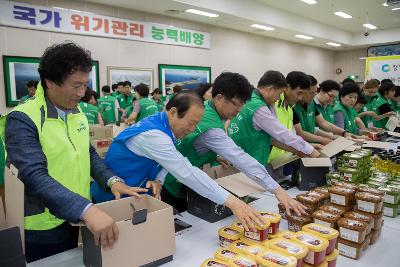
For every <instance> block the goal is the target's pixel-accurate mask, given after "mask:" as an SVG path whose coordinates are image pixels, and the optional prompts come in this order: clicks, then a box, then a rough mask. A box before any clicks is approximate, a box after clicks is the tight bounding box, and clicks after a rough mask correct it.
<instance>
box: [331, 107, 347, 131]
mask: <svg viewBox="0 0 400 267" xmlns="http://www.w3.org/2000/svg"><path fill="white" fill-rule="evenodd" d="M333 119H334V122H335V125H336V126H337V127H339V128H342V129H345V125H344V123H345V122H344V114H343V111H340V110H339V111H336V112H335V114H334V117H333Z"/></svg>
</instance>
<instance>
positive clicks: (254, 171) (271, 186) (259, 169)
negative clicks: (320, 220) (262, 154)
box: [194, 129, 304, 214]
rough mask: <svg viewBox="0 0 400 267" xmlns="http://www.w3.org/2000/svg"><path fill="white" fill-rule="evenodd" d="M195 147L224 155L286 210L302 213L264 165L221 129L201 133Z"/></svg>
mask: <svg viewBox="0 0 400 267" xmlns="http://www.w3.org/2000/svg"><path fill="white" fill-rule="evenodd" d="M194 146H195V148H196V147H197V148H199V147H201V146H204V147H205V148H207V149H208V150H211V151H213V152H214V153H216V154H218V155H220V156H222V157H224V158H225V159H226V160H228V161H229V162H230V163H231V164H232V165H233V166H234V167H236V168H237V169H239V170H240V171H242V172H243V173H244V174H246V175H247V176H248V177H250V178H251V179H252V180H254V181H255V182H256V183H258V184H259V185H260V186H262V187H263V188H265V189H266V190H268V191H270V192H271V193H273V194H275V196H276V198H277V199H278V200H279V202H281V203H282V204H283V205H285V207H287V208H288V209H287V210H288V211H289V212H290V209H292V210H295V211H296V213H299V214H300V213H303V212H304V210H303V206H302V205H301V204H300V203H298V202H297V201H295V200H294V199H292V198H291V197H290V196H289V195H288V194H287V193H286V191H285V190H283V189H282V187H280V186H279V184H278V183H277V182H276V181H275V180H274V179H273V178H272V177H271V176H270V175H269V173H268V172H267V170H266V169H265V167H264V166H262V165H261V164H260V163H259V162H258V161H257V160H256V159H254V158H253V157H251V156H250V155H249V154H247V153H246V152H245V151H243V149H242V148H240V147H239V146H237V145H236V144H235V142H234V141H233V140H232V139H231V138H230V137H229V136H228V135H227V134H226V133H225V132H224V131H223V130H222V129H210V130H208V131H207V132H205V133H203V134H201V135H200V136H199V137H198V138H197V139H196V141H195V144H194Z"/></svg>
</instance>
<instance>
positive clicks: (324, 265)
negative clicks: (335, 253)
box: [304, 260, 328, 267]
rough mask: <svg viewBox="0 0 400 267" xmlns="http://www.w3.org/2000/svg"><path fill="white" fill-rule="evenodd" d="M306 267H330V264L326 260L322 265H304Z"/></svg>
mask: <svg viewBox="0 0 400 267" xmlns="http://www.w3.org/2000/svg"><path fill="white" fill-rule="evenodd" d="M304 267H328V262H327V261H326V260H325V261H323V262H322V263H321V264H320V265H311V264H307V263H304Z"/></svg>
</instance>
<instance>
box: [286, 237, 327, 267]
mask: <svg viewBox="0 0 400 267" xmlns="http://www.w3.org/2000/svg"><path fill="white" fill-rule="evenodd" d="M294 240H295V241H297V242H301V243H302V244H304V245H306V246H307V247H308V253H307V256H306V257H305V258H304V262H306V263H308V264H312V265H318V264H321V263H322V262H323V261H324V258H325V254H326V248H327V247H328V241H327V240H326V239H325V238H323V237H319V236H317V235H314V234H311V233H309V232H304V231H299V232H297V233H296V234H295V238H294Z"/></svg>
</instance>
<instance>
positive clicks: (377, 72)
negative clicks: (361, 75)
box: [365, 56, 400, 85]
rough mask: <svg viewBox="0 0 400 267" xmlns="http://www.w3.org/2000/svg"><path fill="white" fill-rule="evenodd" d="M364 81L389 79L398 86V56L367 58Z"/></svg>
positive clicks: (399, 72) (399, 74)
mask: <svg viewBox="0 0 400 267" xmlns="http://www.w3.org/2000/svg"><path fill="white" fill-rule="evenodd" d="M365 79H366V80H370V79H378V80H383V79H390V80H392V81H393V83H394V84H396V85H400V56H385V57H367V58H366V60H365Z"/></svg>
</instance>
